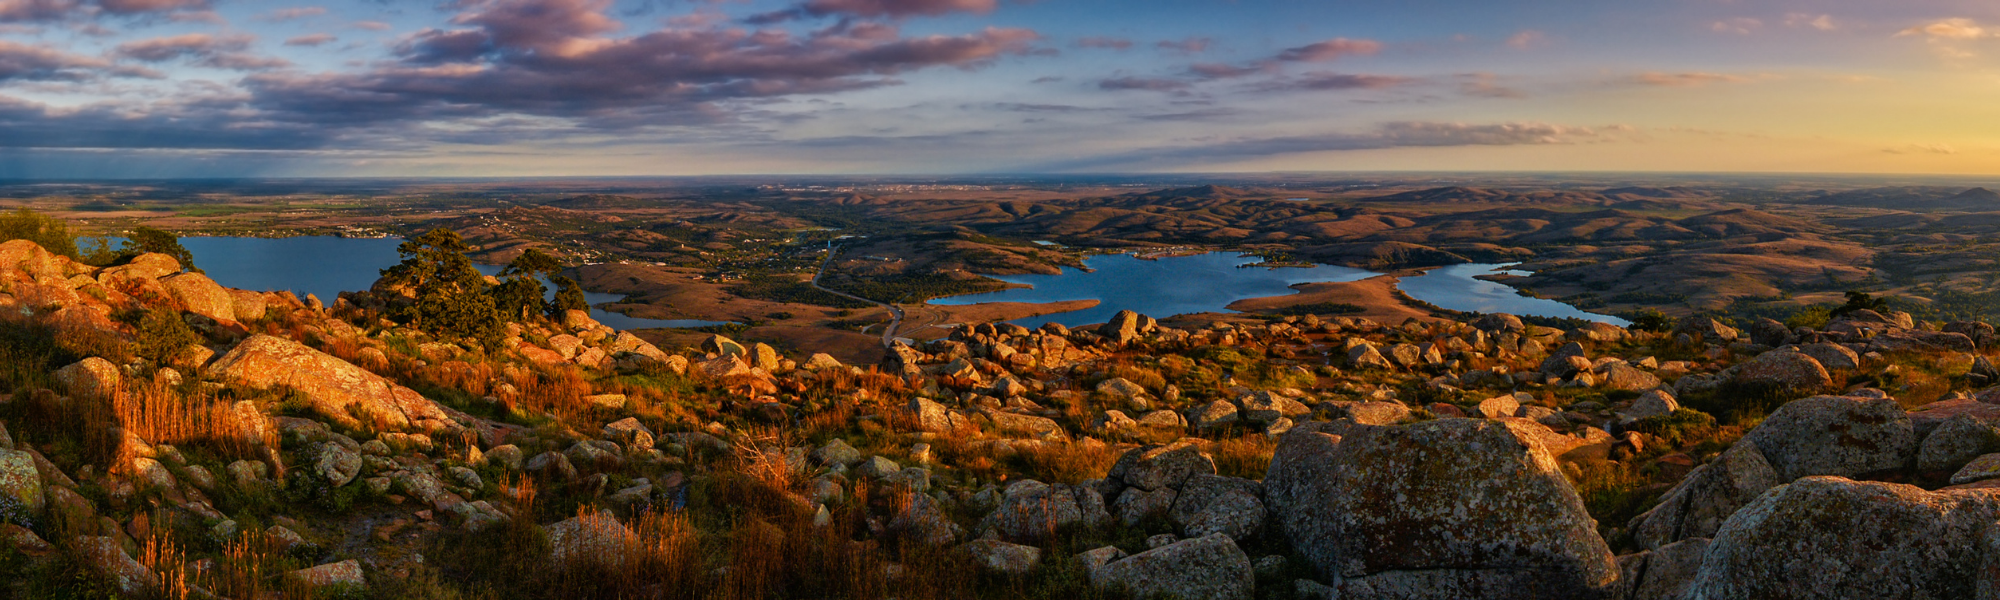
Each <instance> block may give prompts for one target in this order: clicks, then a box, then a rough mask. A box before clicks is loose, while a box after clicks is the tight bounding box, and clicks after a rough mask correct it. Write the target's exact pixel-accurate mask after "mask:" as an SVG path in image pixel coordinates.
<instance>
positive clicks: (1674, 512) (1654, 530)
mask: <svg viewBox="0 0 2000 600" xmlns="http://www.w3.org/2000/svg"><path fill="white" fill-rule="evenodd" d="M1784 482H1785V481H1784V480H1783V479H1780V478H1779V477H1778V472H1777V471H1776V470H1773V469H1772V468H1771V464H1770V463H1768V462H1766V461H1765V460H1764V453H1763V452H1762V451H1759V450H1758V449H1757V444H1756V442H1753V441H1750V440H1741V441H1738V442H1736V444H1735V445H1732V446H1730V447H1729V449H1728V450H1725V451H1723V453H1722V455H1721V456H1718V457H1716V459H1715V460H1712V461H1709V462H1708V464H1704V465H1701V466H1699V467H1695V468H1694V470H1693V471H1690V472H1688V474H1687V476H1686V477H1683V478H1682V479H1681V481H1680V483H1678V484H1675V485H1674V487H1673V489H1670V490H1668V491H1667V493H1666V494H1665V495H1663V496H1661V497H1660V502H1659V504H1656V505H1654V506H1653V508H1652V509H1651V510H1648V511H1646V512H1645V513H1644V514H1641V515H1639V516H1638V517H1635V518H1633V519H1632V523H1631V524H1630V526H1629V527H1628V528H1629V529H1630V530H1631V531H1632V539H1633V540H1634V541H1636V542H1638V543H1639V545H1640V546H1641V547H1645V548H1659V547H1661V546H1665V545H1667V544H1670V543H1673V542H1677V541H1680V540H1685V539H1690V538H1705V537H1712V536H1714V535H1715V532H1716V530H1718V529H1721V528H1722V522H1723V521H1725V520H1727V519H1729V515H1732V514H1735V513H1736V510H1737V509H1740V508H1742V507H1743V506H1744V505H1747V504H1749V503H1750V502H1751V501H1753V500H1756V499H1757V497H1758V496H1759V495H1761V494H1763V493H1764V491H1765V490H1768V489H1771V488H1773V487H1776V486H1778V485H1780V484H1783V483H1784Z"/></svg>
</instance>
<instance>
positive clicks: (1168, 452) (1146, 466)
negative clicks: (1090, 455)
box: [1107, 440, 1215, 490]
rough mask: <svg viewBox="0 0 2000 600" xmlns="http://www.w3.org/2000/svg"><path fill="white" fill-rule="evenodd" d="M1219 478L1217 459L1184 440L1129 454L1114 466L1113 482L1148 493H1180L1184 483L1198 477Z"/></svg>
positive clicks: (1198, 445)
mask: <svg viewBox="0 0 2000 600" xmlns="http://www.w3.org/2000/svg"><path fill="white" fill-rule="evenodd" d="M1213 474H1215V459H1214V458H1211V457H1209V455H1208V453H1206V452H1202V451H1201V445H1200V443H1199V442H1198V441H1196V440H1181V441H1178V442H1174V443H1172V444H1167V445H1163V446H1145V447H1141V448H1136V449H1133V450H1130V451H1127V452H1126V453H1125V454H1124V455H1122V456H1119V457H1118V462H1116V463H1113V464H1112V465H1111V473H1110V475H1107V477H1108V478H1110V479H1115V480H1118V481H1122V482H1124V484H1125V485H1128V486H1132V487H1136V488H1142V489H1147V490H1157V489H1162V488H1173V489H1180V487H1181V483H1183V482H1185V481H1187V480H1188V478H1190V477H1194V476H1196V475H1213Z"/></svg>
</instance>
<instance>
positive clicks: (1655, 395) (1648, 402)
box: [1618, 390, 1681, 424]
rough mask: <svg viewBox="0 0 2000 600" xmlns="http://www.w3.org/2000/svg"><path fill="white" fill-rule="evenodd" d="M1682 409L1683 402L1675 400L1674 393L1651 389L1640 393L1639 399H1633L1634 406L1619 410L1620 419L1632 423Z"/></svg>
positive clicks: (1622, 421) (1621, 421)
mask: <svg viewBox="0 0 2000 600" xmlns="http://www.w3.org/2000/svg"><path fill="white" fill-rule="evenodd" d="M1680 409H1681V404H1680V402H1679V401H1676V400H1674V395H1673V394H1669V393H1667V392H1666V391H1665V390H1651V391H1648V392H1646V393H1644V394H1640V395H1639V398H1638V399H1637V400H1633V401H1632V406H1630V407H1627V408H1626V409H1625V410H1623V411H1619V413H1618V421H1619V422H1620V423H1624V424H1630V423H1632V422H1634V421H1638V420H1640V419H1645V418H1650V417H1664V416H1667V415H1671V414H1674V411H1676V410H1680Z"/></svg>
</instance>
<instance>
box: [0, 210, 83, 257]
mask: <svg viewBox="0 0 2000 600" xmlns="http://www.w3.org/2000/svg"><path fill="white" fill-rule="evenodd" d="M11 240H28V241H30V242H34V243H36V244H38V245H40V246H41V247H42V249H43V250H48V251H49V252H53V253H55V254H60V255H63V256H67V257H70V258H76V259H81V258H82V257H81V255H79V254H77V251H76V236H75V235H74V234H71V233H70V231H69V223H68V222H65V221H63V220H62V219H58V218H55V217H51V216H48V215H44V214H41V213H38V212H35V211H32V210H28V209H26V208H21V209H16V210H15V211H14V212H11V213H6V214H0V241H11Z"/></svg>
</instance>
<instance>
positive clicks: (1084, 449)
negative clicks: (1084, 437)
mask: <svg viewBox="0 0 2000 600" xmlns="http://www.w3.org/2000/svg"><path fill="white" fill-rule="evenodd" d="M1118 455H1119V452H1117V451H1116V450H1114V449H1113V448H1112V447H1111V446H1109V445H1105V444H1042V445H1040V446H1033V447H1027V448H1023V449H1021V450H1019V451H1017V452H1015V453H1014V456H1013V457H1012V458H1011V459H1010V460H1009V462H1011V463H1012V464H1013V465H1014V466H1016V467H1018V471H1019V472H1020V473H1022V474H1023V475H1024V476H1026V477H1028V478H1031V479H1034V480H1036V481H1042V482H1046V483H1067V484H1071V485H1075V484H1079V483H1083V482H1085V481H1089V480H1091V479H1097V478H1101V477H1104V475H1105V474H1106V473H1108V472H1110V471H1111V465H1112V463H1116V462H1118Z"/></svg>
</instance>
